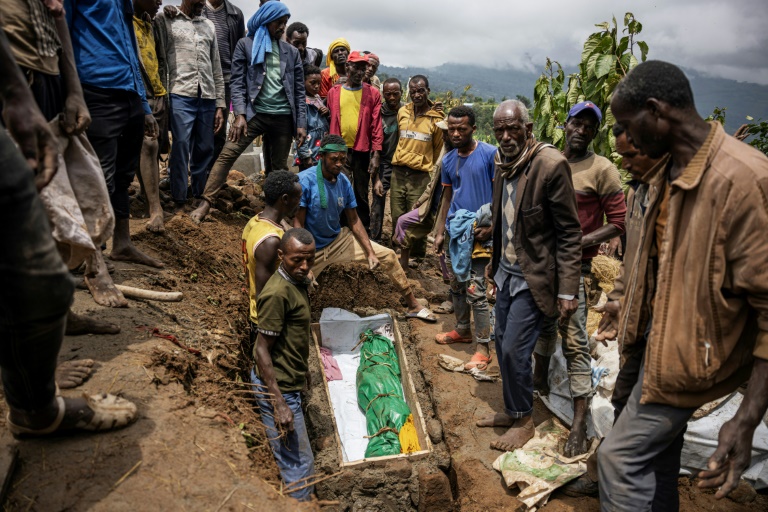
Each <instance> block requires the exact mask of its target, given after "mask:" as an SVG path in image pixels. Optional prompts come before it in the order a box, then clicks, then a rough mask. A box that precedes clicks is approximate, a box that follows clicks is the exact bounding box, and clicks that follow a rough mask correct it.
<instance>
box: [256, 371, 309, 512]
mask: <svg viewBox="0 0 768 512" xmlns="http://www.w3.org/2000/svg"><path fill="white" fill-rule="evenodd" d="M251 382H253V383H254V384H261V385H262V386H264V382H262V381H261V379H259V378H258V377H257V376H256V373H254V371H253V370H251ZM259 389H261V388H254V391H255V392H256V393H255V394H256V403H257V404H258V406H259V410H260V411H261V422H262V423H263V424H264V426H265V427H266V430H267V438H268V439H269V444H270V446H271V447H272V453H273V454H274V455H275V461H276V462H277V466H278V467H279V468H280V476H281V477H282V478H283V483H284V484H285V485H286V486H288V485H290V484H291V483H293V482H297V481H299V480H301V482H299V483H298V484H297V485H296V486H295V487H301V486H302V485H304V484H305V483H307V481H308V480H309V479H310V478H308V477H311V476H312V475H313V474H314V473H315V457H314V455H312V447H311V446H310V444H309V436H308V435H307V426H306V424H305V423H304V413H303V412H302V410H301V393H300V392H294V393H283V398H284V399H285V403H287V404H288V407H290V408H291V411H292V412H293V427H294V430H293V432H289V433H288V434H287V436H286V437H285V438H281V437H280V434H279V433H278V431H277V429H276V428H275V416H274V413H275V409H274V407H273V405H272V402H271V401H270V399H269V397H267V396H264V395H262V394H260V393H258V391H259ZM264 391H266V388H264ZM314 490H315V488H314V486H309V487H306V488H304V489H302V490H300V491H298V492H294V493H291V492H286V493H287V494H288V495H289V496H291V497H293V498H296V499H297V500H299V501H309V500H310V498H311V496H312V493H313V492H314Z"/></svg>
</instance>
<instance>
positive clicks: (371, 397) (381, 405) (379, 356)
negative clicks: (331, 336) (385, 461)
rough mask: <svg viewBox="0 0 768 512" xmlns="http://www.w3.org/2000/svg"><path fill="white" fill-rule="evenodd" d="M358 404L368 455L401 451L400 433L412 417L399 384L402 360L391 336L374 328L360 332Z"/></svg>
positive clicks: (374, 455) (401, 386) (382, 454)
mask: <svg viewBox="0 0 768 512" xmlns="http://www.w3.org/2000/svg"><path fill="white" fill-rule="evenodd" d="M361 341H362V343H361V345H360V367H359V368H358V369H357V403H358V405H359V406H360V408H361V409H362V410H363V411H365V418H366V424H367V428H368V437H369V441H368V447H367V448H366V450H365V456H366V457H382V456H384V455H397V454H399V453H400V438H399V433H400V430H401V429H402V428H403V425H405V423H406V422H407V421H408V419H409V418H410V419H411V421H412V420H413V417H412V416H411V409H410V407H408V404H407V403H405V399H404V398H403V385H402V384H401V383H400V360H399V358H398V357H397V351H396V350H395V346H394V344H393V342H392V340H390V339H389V338H387V337H385V336H382V335H380V334H374V333H373V331H365V332H364V333H363V334H362V335H361Z"/></svg>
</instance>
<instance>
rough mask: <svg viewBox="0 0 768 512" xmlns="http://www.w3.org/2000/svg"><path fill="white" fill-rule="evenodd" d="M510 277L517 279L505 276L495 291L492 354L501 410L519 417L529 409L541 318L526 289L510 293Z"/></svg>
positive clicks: (528, 414)
mask: <svg viewBox="0 0 768 512" xmlns="http://www.w3.org/2000/svg"><path fill="white" fill-rule="evenodd" d="M511 279H521V278H516V277H514V276H508V277H507V278H506V279H505V281H504V283H503V284H502V286H499V287H498V290H497V292H496V325H495V327H494V333H495V338H496V357H498V358H499V367H500V369H501V380H502V391H503V394H504V412H505V413H507V414H508V415H509V416H511V417H513V418H523V417H525V416H530V414H531V413H532V412H533V368H532V367H531V358H532V356H533V348H534V347H535V346H536V340H537V339H538V337H539V331H540V330H541V324H542V321H543V319H544V318H545V317H544V314H543V313H542V312H541V310H540V309H539V308H538V306H536V303H535V302H534V300H533V295H531V291H530V290H528V289H525V290H522V291H520V292H518V293H516V294H515V295H514V296H510V293H509V281H510V280H511ZM497 284H498V283H497Z"/></svg>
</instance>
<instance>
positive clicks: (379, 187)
mask: <svg viewBox="0 0 768 512" xmlns="http://www.w3.org/2000/svg"><path fill="white" fill-rule="evenodd" d="M373 193H374V194H376V195H377V196H379V197H384V184H383V183H382V182H381V180H376V183H374V184H373Z"/></svg>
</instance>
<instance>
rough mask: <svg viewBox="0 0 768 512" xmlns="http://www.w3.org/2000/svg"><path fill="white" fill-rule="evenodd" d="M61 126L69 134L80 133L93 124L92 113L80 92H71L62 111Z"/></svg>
mask: <svg viewBox="0 0 768 512" xmlns="http://www.w3.org/2000/svg"><path fill="white" fill-rule="evenodd" d="M60 119H61V128H62V129H63V130H64V133H66V134H67V135H80V134H81V133H83V132H84V131H85V130H87V129H88V127H89V126H90V125H91V114H90V112H88V107H87V106H86V104H85V100H84V99H83V97H82V96H81V95H80V94H70V95H68V96H67V100H66V101H65V102H64V112H62V113H61V118H60Z"/></svg>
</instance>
